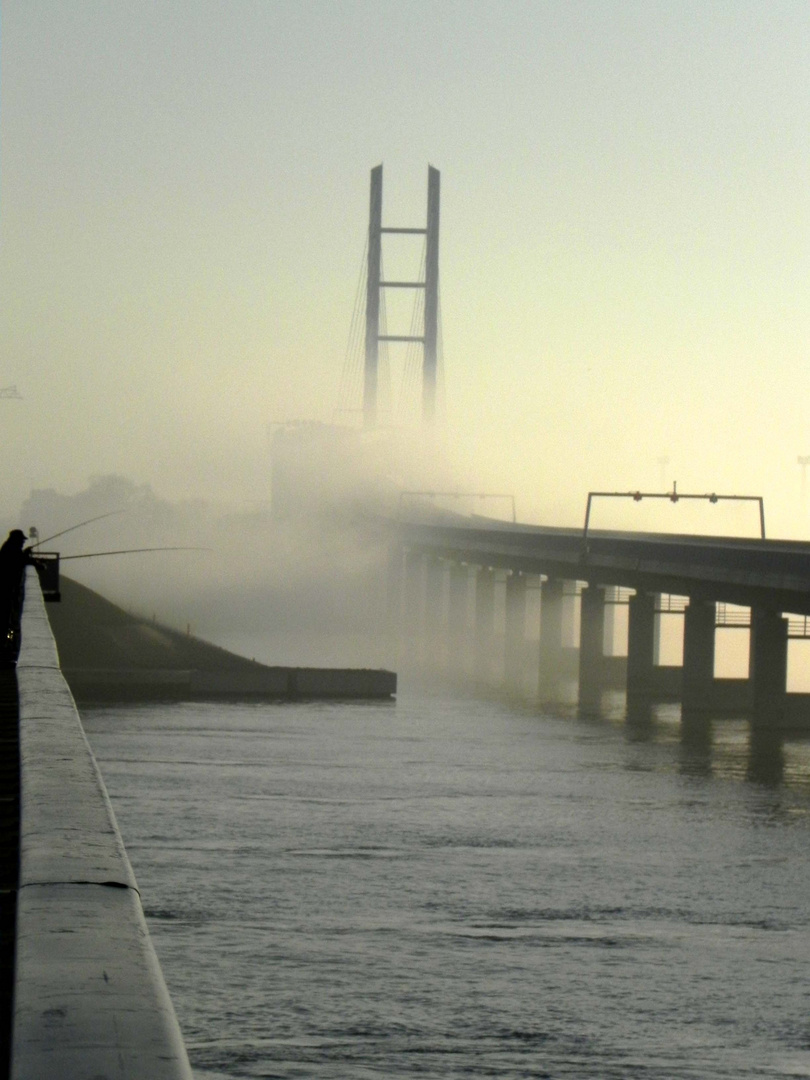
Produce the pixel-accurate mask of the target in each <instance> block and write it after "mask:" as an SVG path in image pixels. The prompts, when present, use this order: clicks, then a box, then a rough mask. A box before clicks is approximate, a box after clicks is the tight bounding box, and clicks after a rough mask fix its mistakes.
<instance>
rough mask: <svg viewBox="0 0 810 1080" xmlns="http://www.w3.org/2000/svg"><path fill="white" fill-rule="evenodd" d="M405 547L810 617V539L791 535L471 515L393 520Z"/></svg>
mask: <svg viewBox="0 0 810 1080" xmlns="http://www.w3.org/2000/svg"><path fill="white" fill-rule="evenodd" d="M398 535H399V537H400V539H401V540H402V542H403V543H404V544H405V545H406V546H407V547H409V548H411V549H415V550H419V551H422V552H424V553H426V554H434V555H438V556H441V557H445V558H450V559H454V560H459V561H463V562H470V563H476V564H479V565H486V566H493V567H502V568H506V569H510V570H521V571H524V572H527V573H543V574H548V575H549V576H553V577H562V578H566V579H576V580H579V581H586V582H588V583H589V584H597V585H618V586H624V587H627V588H632V589H641V590H645V591H648V592H662V593H673V594H676V595H683V596H693V597H695V598H699V599H705V600H714V601H719V602H726V603H731V604H741V605H745V606H753V605H762V606H765V607H768V608H771V609H773V610H776V611H787V612H791V613H795V614H800V615H805V614H810V544H808V543H803V542H800V541H790V540H760V539H756V540H753V539H741V538H738V537H725V536H696V535H673V534H664V533H627V532H620V531H606V530H599V531H592V532H589V534H588V537H587V543H586V541H585V538H584V536H583V532H582V530H581V529H565V528H552V527H545V526H534V525H521V524H510V523H505V522H494V521H485V520H484V519H480V518H479V519H473V520H472V521H469V522H467V523H462V522H461V521H460V520H459V519H458V518H456V519H455V520H454V521H453V522H452V523H447V522H444V523H440V522H437V521H426V520H412V521H400V522H399V523H398Z"/></svg>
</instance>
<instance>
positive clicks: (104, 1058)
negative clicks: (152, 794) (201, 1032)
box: [11, 568, 192, 1080]
mask: <svg viewBox="0 0 810 1080" xmlns="http://www.w3.org/2000/svg"><path fill="white" fill-rule="evenodd" d="M21 637H22V644H21V650H20V657H19V660H18V663H17V682H18V687H19V699H20V762H21V764H20V804H21V805H20V884H19V893H18V900H17V958H16V977H15V988H14V1017H13V1034H12V1059H11V1076H12V1078H13V1080H40V1078H42V1077H59V1078H60V1080H73V1078H77V1080H78V1078H79V1077H82V1078H86V1077H94V1076H116V1077H121V1078H123V1080H192V1072H191V1067H190V1065H189V1062H188V1057H187V1055H186V1050H185V1047H184V1045H183V1040H182V1036H181V1034H180V1028H179V1026H178V1023H177V1018H176V1016H175V1013H174V1008H173V1006H172V1003H171V1000H170V998H169V994H168V991H167V989H166V985H165V983H164V980H163V975H162V972H161V970H160V966H159V964H158V960H157V957H156V955H155V952H154V949H153V946H152V943H151V940H150V938H149V932H148V930H147V927H146V921H145V919H144V915H143V910H142V908H141V900H140V894H139V892H138V887H137V884H136V881H135V877H134V874H133V873H132V867H131V866H130V864H129V859H128V858H127V854H126V851H125V849H124V844H123V841H122V839H121V835H120V833H119V831H118V826H117V824H116V821H115V815H114V813H113V810H112V806H111V805H110V801H109V798H108V796H107V791H106V789H105V787H104V782H103V780H102V778H101V774H100V772H99V770H98V766H97V764H96V761H95V758H94V757H93V753H92V751H91V749H90V746H89V744H88V742H87V738H86V736H85V734H84V730H83V728H82V725H81V721H80V719H79V715H78V712H77V711H76V706H75V704H74V702H73V698H72V696H71V693H70V691H69V689H68V687H67V684H66V682H65V680H64V677H63V676H62V673H61V671H60V668H59V658H58V655H57V652H56V645H55V643H54V639H53V635H52V633H51V628H50V624H49V621H48V616H47V613H46V611H45V605H44V602H43V598H42V592H41V589H40V585H39V582H38V580H37V576H36V572H35V571H34V570H33V568H29V569H28V571H27V576H26V597H25V603H24V607H23V616H22V635H21Z"/></svg>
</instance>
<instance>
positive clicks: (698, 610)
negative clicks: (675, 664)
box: [681, 599, 716, 714]
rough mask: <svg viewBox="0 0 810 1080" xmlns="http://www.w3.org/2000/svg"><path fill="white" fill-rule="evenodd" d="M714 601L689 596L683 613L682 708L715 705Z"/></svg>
mask: <svg viewBox="0 0 810 1080" xmlns="http://www.w3.org/2000/svg"><path fill="white" fill-rule="evenodd" d="M715 621H716V613H715V605H714V603H713V601H708V600H695V599H690V601H689V604H688V606H687V608H686V610H685V611H684V616H683V673H682V683H681V709H682V712H683V713H684V714H686V713H693V714H694V713H700V712H708V711H710V710H711V708H712V705H713V690H714V627H715Z"/></svg>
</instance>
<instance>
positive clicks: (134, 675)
mask: <svg viewBox="0 0 810 1080" xmlns="http://www.w3.org/2000/svg"><path fill="white" fill-rule="evenodd" d="M61 594H62V601H61V603H59V604H53V605H49V607H48V611H49V614H50V621H51V626H52V628H53V635H54V638H55V640H56V645H57V648H58V650H59V657H60V660H61V667H62V673H63V675H64V676H65V678H66V680H67V682H68V685H69V686H70V689H71V691H72V692H73V696H74V697H75V698H76V700H77V701H79V702H80V703H83V702H92V701H110V700H115V701H127V700H132V701H143V700H150V699H179V700H191V699H208V700H210V699H212V698H219V697H222V698H268V699H278V698H282V699H286V698H291V699H295V698H391V697H393V696H394V695H395V694H396V689H397V677H396V674H395V673H394V672H392V671H382V670H374V669H368V668H293V667H277V666H268V665H265V664H259V663H257V662H256V661H255V660H248V659H246V658H245V657H243V656H237V655H236V654H235V653H232V652H228V650H227V649H222V648H219V647H218V646H216V645H211V644H209V643H208V642H206V641H201V640H200V639H199V638H196V637H193V636H192V635H190V634H183V633H180V632H179V631H177V630H172V629H170V628H168V627H165V626H161V625H159V624H157V623H155V622H150V621H147V620H145V619H142V618H138V617H136V616H134V615H131V614H129V613H128V612H126V611H124V610H123V609H121V608H120V607H117V606H116V605H115V604H112V603H110V601H109V600H106V599H105V598H104V597H102V596H99V594H98V593H96V592H93V590H91V589H88V588H86V587H85V586H83V585H80V584H79V583H78V582H75V581H71V580H70V578H64V577H63V578H62V582H61Z"/></svg>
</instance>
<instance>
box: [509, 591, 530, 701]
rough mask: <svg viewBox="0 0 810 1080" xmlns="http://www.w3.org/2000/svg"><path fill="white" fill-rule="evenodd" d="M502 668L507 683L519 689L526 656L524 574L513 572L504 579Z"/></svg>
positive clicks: (521, 683)
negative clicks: (504, 633)
mask: <svg viewBox="0 0 810 1080" xmlns="http://www.w3.org/2000/svg"><path fill="white" fill-rule="evenodd" d="M504 656H505V660H504V668H505V674H506V682H507V685H508V686H510V687H512V688H514V689H520V687H521V686H522V685H523V666H524V661H525V658H526V575H525V574H521V573H518V572H514V573H512V574H510V575H509V577H507V579H506V645H505V653H504Z"/></svg>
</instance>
